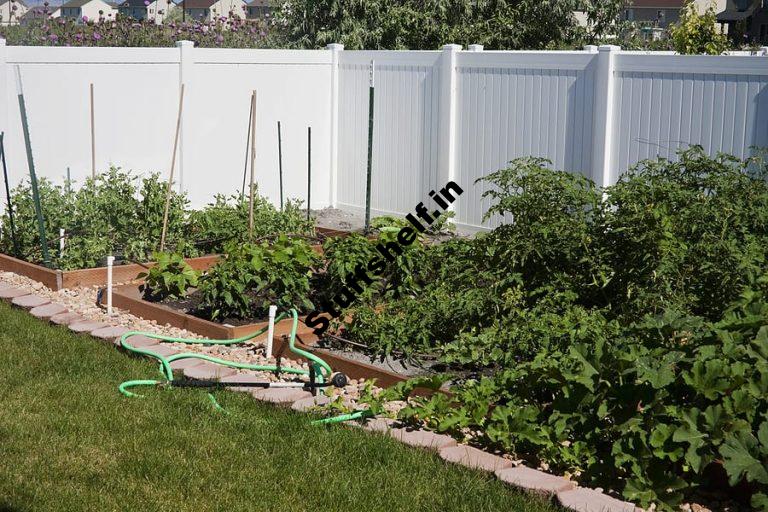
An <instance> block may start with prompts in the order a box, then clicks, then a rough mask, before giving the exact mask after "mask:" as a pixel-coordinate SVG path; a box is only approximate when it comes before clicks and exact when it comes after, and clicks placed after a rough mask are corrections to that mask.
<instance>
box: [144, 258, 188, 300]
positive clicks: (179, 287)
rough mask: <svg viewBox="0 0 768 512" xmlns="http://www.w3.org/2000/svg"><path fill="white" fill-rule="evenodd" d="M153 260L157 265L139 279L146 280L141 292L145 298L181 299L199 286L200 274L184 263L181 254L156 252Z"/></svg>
mask: <svg viewBox="0 0 768 512" xmlns="http://www.w3.org/2000/svg"><path fill="white" fill-rule="evenodd" d="M153 259H154V260H155V265H153V266H152V267H150V268H149V270H147V272H142V273H141V274H139V275H138V278H139V279H144V282H143V283H142V284H141V285H140V286H139V290H140V291H141V292H142V293H143V294H144V297H145V298H148V299H151V300H163V299H166V298H181V297H184V296H185V295H186V294H187V290H189V289H190V288H194V287H196V286H197V282H198V278H199V277H200V272H198V271H197V270H195V269H193V268H192V267H191V266H190V265H189V264H188V263H187V262H186V261H184V258H183V257H182V256H181V255H180V254H177V253H167V252H156V253H154V255H153Z"/></svg>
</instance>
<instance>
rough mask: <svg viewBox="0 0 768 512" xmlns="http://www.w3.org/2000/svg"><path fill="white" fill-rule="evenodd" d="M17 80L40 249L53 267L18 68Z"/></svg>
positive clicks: (47, 265)
mask: <svg viewBox="0 0 768 512" xmlns="http://www.w3.org/2000/svg"><path fill="white" fill-rule="evenodd" d="M16 78H17V80H18V89H19V90H18V92H19V112H21V127H22V129H23V131H24V146H25V147H26V150H27V165H29V182H30V184H31V185H32V199H33V201H34V202H35V215H36V216H37V232H38V235H39V236H40V249H42V252H43V264H45V266H46V267H48V268H50V267H51V258H50V256H49V255H48V241H47V240H46V239H45V220H44V219H43V209H42V207H41V206H40V192H39V191H38V189H37V175H36V174H35V162H34V161H33V159H32V142H31V141H30V139H29V123H28V122H27V108H26V106H25V104H24V90H23V89H22V85H21V70H20V69H19V67H18V66H16Z"/></svg>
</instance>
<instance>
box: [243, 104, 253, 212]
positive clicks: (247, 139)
mask: <svg viewBox="0 0 768 512" xmlns="http://www.w3.org/2000/svg"><path fill="white" fill-rule="evenodd" d="M252 120H253V95H251V105H250V107H249V108H248V134H247V135H246V136H245V163H244V164H243V187H242V188H241V189H240V202H242V201H243V200H245V181H246V179H247V177H248V153H250V152H251V122H252Z"/></svg>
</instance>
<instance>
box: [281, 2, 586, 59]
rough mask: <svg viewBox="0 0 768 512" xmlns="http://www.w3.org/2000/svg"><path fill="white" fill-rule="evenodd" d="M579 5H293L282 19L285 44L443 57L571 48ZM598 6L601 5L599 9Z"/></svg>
mask: <svg viewBox="0 0 768 512" xmlns="http://www.w3.org/2000/svg"><path fill="white" fill-rule="evenodd" d="M579 3H580V2H578V1H577V0H566V1H553V0H546V1H541V0H512V1H500V0H493V1H488V2H472V1H469V0H429V1H427V2H424V1H416V0H363V1H360V0H289V1H287V2H285V3H283V5H282V7H281V9H280V10H279V12H278V13H277V15H276V18H277V23H276V27H275V32H274V33H273V35H274V36H275V37H276V40H278V41H279V43H280V44H283V45H286V46H292V47H299V48H322V47H324V46H325V45H326V44H328V43H342V44H344V45H345V47H346V48H347V49H350V50H361V49H367V50H380V49H389V50H403V49H412V50H436V49H438V48H440V47H441V46H442V45H444V44H449V43H457V44H462V45H464V46H467V45H469V44H473V43H476V44H482V45H484V46H485V48H486V49H489V50H499V49H508V50H513V49H544V48H547V47H552V46H557V45H563V44H566V43H568V42H570V41H571V40H572V39H573V38H574V36H575V34H576V33H577V30H576V26H577V24H576V20H575V18H574V15H573V11H574V9H575V8H576V6H577V5H578V4H579ZM596 5H597V4H596Z"/></svg>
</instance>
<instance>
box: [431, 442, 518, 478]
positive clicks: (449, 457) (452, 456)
mask: <svg viewBox="0 0 768 512" xmlns="http://www.w3.org/2000/svg"><path fill="white" fill-rule="evenodd" d="M439 453H440V458H442V459H443V460H445V461H448V462H454V463H456V464H461V465H462V466H466V467H468V468H473V469H479V470H481V471H489V472H495V471H498V470H500V469H506V468H511V467H512V466H513V464H512V461H511V460H508V459H504V458H502V457H499V456H498V455H493V454H491V453H488V452H484V451H483V450H480V449H478V448H475V447H473V446H467V445H460V446H451V447H448V448H443V449H442V450H440V452H439Z"/></svg>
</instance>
